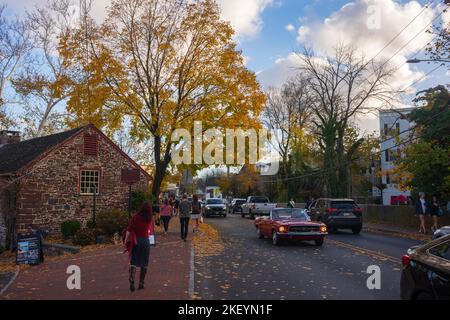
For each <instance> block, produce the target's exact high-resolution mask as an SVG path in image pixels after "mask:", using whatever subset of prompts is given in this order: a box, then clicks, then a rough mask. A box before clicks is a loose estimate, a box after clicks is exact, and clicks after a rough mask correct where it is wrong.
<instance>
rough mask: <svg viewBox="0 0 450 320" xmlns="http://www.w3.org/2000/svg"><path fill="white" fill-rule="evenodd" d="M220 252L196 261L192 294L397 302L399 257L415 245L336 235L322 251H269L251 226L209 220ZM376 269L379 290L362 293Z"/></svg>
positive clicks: (300, 247) (236, 220)
mask: <svg viewBox="0 0 450 320" xmlns="http://www.w3.org/2000/svg"><path fill="white" fill-rule="evenodd" d="M206 222H207V223H208V224H210V225H212V226H213V227H214V228H216V229H217V230H218V231H219V234H220V240H218V241H221V242H222V243H223V244H224V246H223V250H220V252H217V253H215V254H214V255H209V256H201V255H196V258H195V295H196V296H197V297H198V298H200V299H203V300H210V299H214V300H223V299H225V300H322V299H331V300H380V299H381V300H397V299H399V295H400V288H399V283H400V272H401V262H400V261H401V257H402V255H403V254H404V253H405V252H406V250H407V249H408V248H409V247H411V246H414V245H417V244H420V242H418V241H415V240H410V239H404V238H397V237H393V236H392V237H391V236H386V235H379V234H373V233H364V232H363V233H361V235H359V236H355V235H353V234H351V233H346V232H340V233H338V234H333V235H330V236H328V237H327V239H326V240H325V244H324V246H323V247H322V248H318V247H315V246H313V245H312V244H309V243H297V244H287V245H283V246H280V247H274V246H273V245H272V243H271V240H270V239H264V240H260V239H258V238H257V236H256V232H255V228H254V226H253V221H252V220H249V219H242V218H241V217H240V216H228V218H226V219H224V218H211V219H207V220H206ZM369 266H379V267H380V269H381V290H369V289H368V288H367V279H368V278H369V276H370V275H369V274H367V269H368V267H369Z"/></svg>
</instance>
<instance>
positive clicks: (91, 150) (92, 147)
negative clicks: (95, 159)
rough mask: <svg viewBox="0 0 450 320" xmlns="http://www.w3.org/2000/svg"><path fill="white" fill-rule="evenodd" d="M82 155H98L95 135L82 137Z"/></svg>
mask: <svg viewBox="0 0 450 320" xmlns="http://www.w3.org/2000/svg"><path fill="white" fill-rule="evenodd" d="M84 154H85V155H86V156H97V155H98V137H97V135H96V134H88V133H86V134H85V135H84Z"/></svg>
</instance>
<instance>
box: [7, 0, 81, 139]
mask: <svg viewBox="0 0 450 320" xmlns="http://www.w3.org/2000/svg"><path fill="white" fill-rule="evenodd" d="M70 8H71V7H70V6H69V2H68V1H67V0H49V1H48V2H47V3H46V5H45V6H37V7H36V8H34V10H32V11H29V12H27V15H26V20H25V23H26V25H27V28H28V29H29V30H30V41H31V42H32V44H33V48H34V49H33V55H32V57H31V58H30V61H28V63H27V64H25V66H24V68H23V70H22V72H21V73H19V75H18V76H17V77H16V78H15V79H14V81H13V84H14V88H15V90H16V92H17V94H18V95H19V97H20V98H21V99H20V101H21V102H22V105H23V106H24V112H23V113H22V115H21V120H22V122H23V123H25V124H26V129H25V130H26V131H25V135H26V136H28V137H40V136H42V135H46V134H52V133H54V132H55V131H58V129H61V128H63V127H64V126H65V116H66V115H65V112H64V107H65V103H66V100H67V98H68V96H69V89H70V84H71V79H70V78H69V76H68V75H67V70H66V68H65V67H64V57H63V56H61V55H59V54H58V38H59V37H62V36H64V34H65V33H66V32H67V30H68V28H70V27H71V24H72V23H73V21H72V20H73V19H72V18H73V17H72V15H73V12H71V10H70Z"/></svg>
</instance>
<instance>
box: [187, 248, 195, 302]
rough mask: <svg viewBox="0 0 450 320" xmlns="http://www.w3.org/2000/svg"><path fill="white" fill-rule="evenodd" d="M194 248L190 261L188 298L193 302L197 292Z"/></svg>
mask: <svg viewBox="0 0 450 320" xmlns="http://www.w3.org/2000/svg"><path fill="white" fill-rule="evenodd" d="M194 256H195V254H194V246H191V259H190V271H189V291H188V298H189V299H190V300H193V298H194V292H195V270H194V268H195V264H194Z"/></svg>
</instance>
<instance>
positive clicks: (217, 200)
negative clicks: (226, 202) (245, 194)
mask: <svg viewBox="0 0 450 320" xmlns="http://www.w3.org/2000/svg"><path fill="white" fill-rule="evenodd" d="M206 204H223V202H222V200H220V199H209V200H207V201H206Z"/></svg>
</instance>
